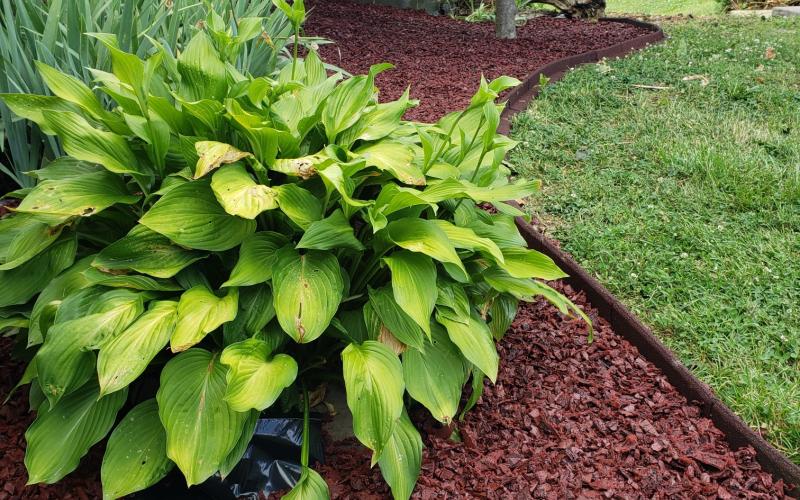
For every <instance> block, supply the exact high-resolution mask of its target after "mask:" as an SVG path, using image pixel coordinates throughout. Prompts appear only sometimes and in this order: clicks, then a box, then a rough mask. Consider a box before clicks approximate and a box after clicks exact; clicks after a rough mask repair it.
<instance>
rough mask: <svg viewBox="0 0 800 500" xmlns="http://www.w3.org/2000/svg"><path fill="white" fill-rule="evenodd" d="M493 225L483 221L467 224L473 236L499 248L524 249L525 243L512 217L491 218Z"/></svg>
mask: <svg viewBox="0 0 800 500" xmlns="http://www.w3.org/2000/svg"><path fill="white" fill-rule="evenodd" d="M492 222H493V224H487V223H485V222H483V221H478V220H475V221H472V222H470V223H469V224H468V226H469V228H470V229H472V230H473V231H474V232H475V234H477V235H478V236H481V237H483V238H488V239H490V240H492V241H494V242H495V243H496V244H497V246H499V247H500V248H516V247H525V246H527V243H526V242H525V239H524V238H523V237H522V236H521V235H520V234H519V230H518V229H517V225H516V223H515V222H514V217H509V216H507V215H499V216H494V217H492Z"/></svg>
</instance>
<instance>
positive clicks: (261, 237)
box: [222, 231, 289, 287]
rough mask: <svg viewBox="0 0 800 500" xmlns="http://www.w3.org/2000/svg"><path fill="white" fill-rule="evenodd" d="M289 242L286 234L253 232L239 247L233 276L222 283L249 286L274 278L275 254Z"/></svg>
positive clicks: (232, 272) (224, 285)
mask: <svg viewBox="0 0 800 500" xmlns="http://www.w3.org/2000/svg"><path fill="white" fill-rule="evenodd" d="M287 243H289V240H288V239H287V238H286V236H284V235H282V234H280V233H275V232H272V231H262V232H258V233H254V234H251V235H250V236H248V237H247V238H246V239H245V240H244V241H243V242H242V246H241V248H240V249H239V260H238V261H237V262H236V266H234V268H233V271H231V277H230V279H228V281H226V282H225V283H223V284H222V286H223V287H228V286H248V285H257V284H259V283H265V282H267V281H269V279H270V278H272V273H273V268H274V267H275V256H276V253H277V251H278V249H280V248H281V247H283V246H285V245H286V244H287Z"/></svg>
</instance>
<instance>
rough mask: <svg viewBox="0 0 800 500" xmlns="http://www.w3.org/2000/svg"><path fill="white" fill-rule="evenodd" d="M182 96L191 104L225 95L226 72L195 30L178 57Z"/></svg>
mask: <svg viewBox="0 0 800 500" xmlns="http://www.w3.org/2000/svg"><path fill="white" fill-rule="evenodd" d="M178 71H179V72H180V74H181V95H182V96H184V97H185V98H187V99H189V100H192V101H199V100H200V99H203V98H209V99H213V100H215V101H221V100H222V98H223V97H225V94H227V92H228V82H227V70H226V69H225V63H224V62H222V60H220V57H219V53H218V52H217V50H216V49H215V48H214V44H213V43H212V42H211V39H210V38H209V37H208V35H207V34H206V33H205V32H204V31H198V32H197V34H195V35H194V36H193V37H192V40H191V41H190V42H189V44H188V45H187V46H186V50H184V51H183V53H182V54H181V55H180V57H178Z"/></svg>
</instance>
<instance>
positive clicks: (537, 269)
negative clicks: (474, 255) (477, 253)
mask: <svg viewBox="0 0 800 500" xmlns="http://www.w3.org/2000/svg"><path fill="white" fill-rule="evenodd" d="M503 256H504V260H503V261H498V264H499V265H500V267H502V268H503V269H505V270H506V271H507V272H508V274H510V275H511V276H513V277H515V278H538V279H543V280H557V279H561V278H566V277H567V274H566V273H565V272H564V271H562V270H561V269H559V268H558V266H557V265H556V263H555V262H553V259H551V258H550V257H548V256H547V255H545V254H543V253H541V252H537V251H535V250H528V249H527V248H506V249H504V250H503Z"/></svg>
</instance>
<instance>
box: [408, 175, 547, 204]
mask: <svg viewBox="0 0 800 500" xmlns="http://www.w3.org/2000/svg"><path fill="white" fill-rule="evenodd" d="M540 187H541V183H540V182H538V181H518V182H516V183H514V184H505V185H499V186H489V187H479V186H476V185H474V184H472V183H471V182H468V181H465V180H460V179H445V180H443V181H441V182H439V183H436V184H432V185H429V186H428V188H427V189H425V191H424V192H423V196H424V198H425V199H426V200H428V201H430V202H432V203H439V202H440V201H444V200H450V199H454V198H472V199H473V200H474V201H477V202H483V201H487V202H498V203H500V202H504V201H508V200H516V199H518V198H525V197H526V196H530V195H532V194H533V193H535V192H537V191H539V188H540Z"/></svg>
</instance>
